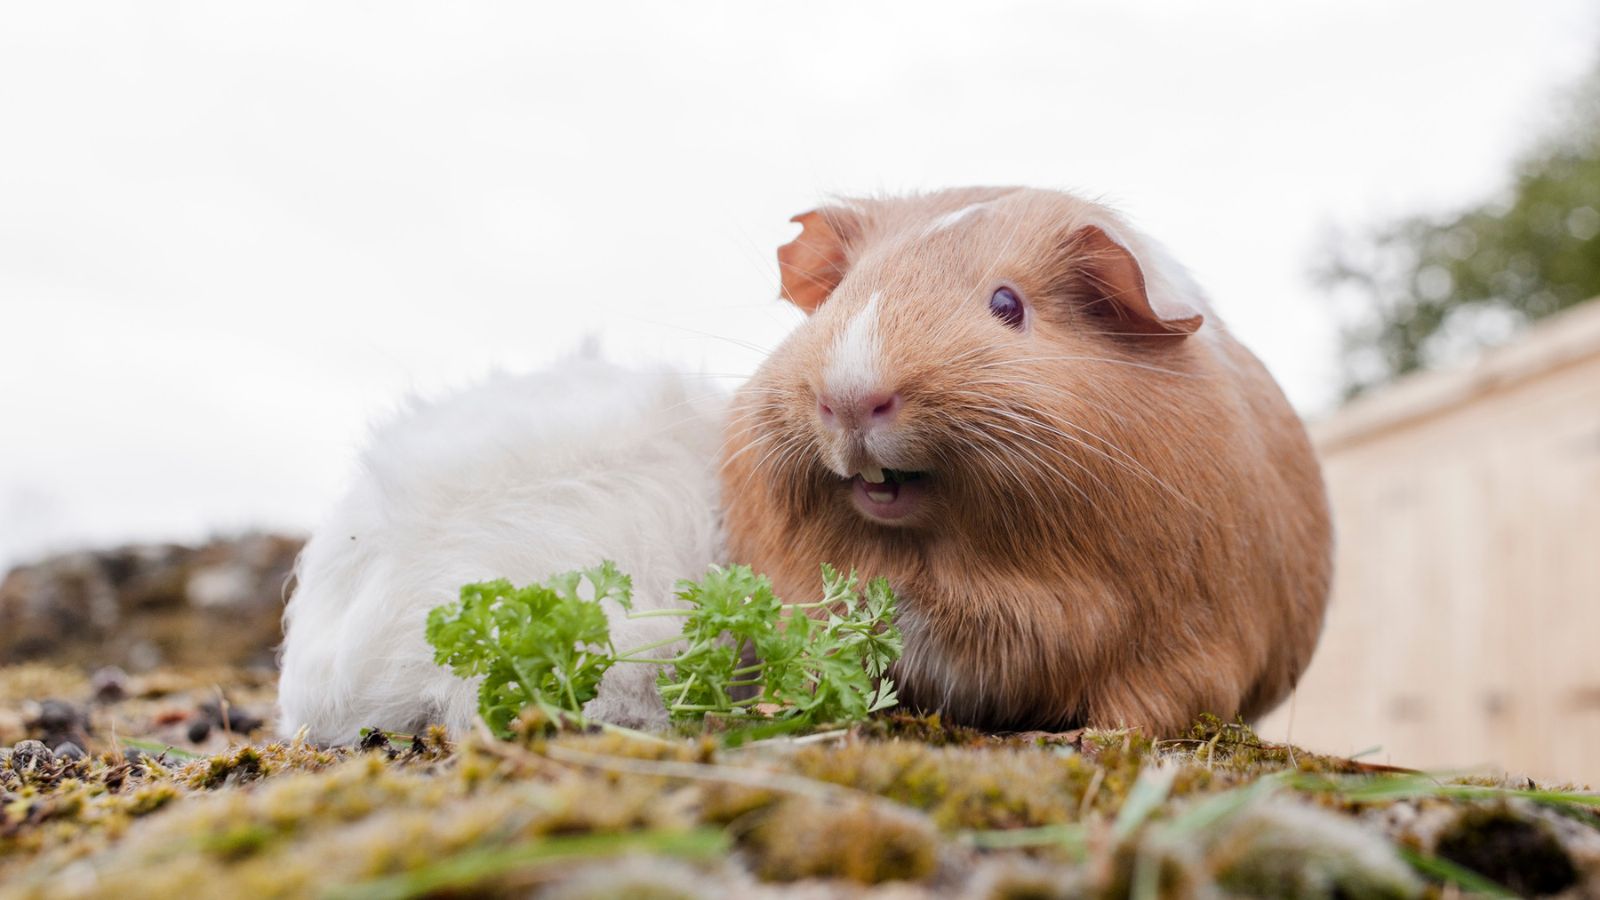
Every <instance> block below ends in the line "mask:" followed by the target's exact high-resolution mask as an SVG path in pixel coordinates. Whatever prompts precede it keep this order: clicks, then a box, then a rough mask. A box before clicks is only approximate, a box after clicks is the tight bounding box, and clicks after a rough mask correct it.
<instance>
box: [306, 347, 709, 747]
mask: <svg viewBox="0 0 1600 900" xmlns="http://www.w3.org/2000/svg"><path fill="white" fill-rule="evenodd" d="M711 391H712V389H711V388H708V387H706V386H705V385H702V384H698V383H690V382H689V381H688V380H687V379H686V378H685V377H684V376H682V375H679V374H675V373H671V372H664V371H658V372H637V371H629V370H626V369H623V368H620V367H617V366H614V365H610V364H607V363H602V362H599V361H597V360H593V359H577V360H571V361H568V362H566V363H563V364H561V365H559V366H557V367H555V368H552V369H549V370H547V371H544V372H540V373H537V374H533V375H527V376H520V377H510V376H498V377H495V378H493V379H491V380H490V381H488V382H487V383H485V384H482V385H480V386H477V387H474V388H471V389H469V390H465V391H462V392H460V393H457V394H454V395H452V396H448V397H445V398H443V399H441V400H438V401H434V402H416V403H413V404H412V406H411V408H410V409H409V410H408V411H406V412H404V413H402V414H401V415H400V416H399V417H397V418H396V419H395V420H394V421H392V422H390V423H389V424H388V425H386V426H384V427H382V428H379V429H378V430H377V431H376V432H375V433H374V434H373V437H372V439H371V442H370V444H369V446H368V447H367V448H366V451H365V453H364V454H363V457H362V463H363V465H362V469H361V473H360V475H359V476H358V477H357V478H356V479H355V482H354V484H352V485H351V486H350V489H349V492H348V493H347V494H346V495H345V497H344V498H343V499H342V500H341V501H340V502H339V504H338V506H337V507H336V508H335V509H334V511H333V514H332V516H331V517H330V518H329V519H328V521H327V522H326V523H325V524H324V525H323V526H322V528H321V529H320V530H318V531H317V532H316V534H315V535H314V536H313V537H312V539H311V541H310V543H308V544H307V545H306V548H305V550H304V551H303V552H302V553H301V555H300V560H299V564H298V566H297V569H296V578H297V586H296V589H295V592H294V596H293V597H292V598H291V599H290V601H289V605H288V609H287V610H286V611H285V613H284V631H285V635H286V637H285V641H284V647H283V654H282V675H281V678H280V681H279V706H280V712H281V715H280V717H279V729H280V731H281V732H282V733H283V734H285V735H292V734H294V733H295V732H297V731H298V730H299V729H301V728H302V727H304V728H306V729H307V730H308V732H309V736H310V738H311V739H312V740H315V741H319V742H325V743H335V742H344V741H350V740H353V739H354V738H355V737H356V736H357V733H358V731H359V730H360V729H361V728H363V727H366V726H375V727H379V728H384V729H391V730H397V731H410V730H412V729H415V728H419V727H421V726H423V725H426V724H429V723H442V724H444V725H446V726H447V727H449V728H450V729H451V730H453V731H457V732H459V731H461V730H462V729H466V728H468V727H470V726H471V724H472V722H473V720H474V718H475V717H476V715H477V698H476V689H475V685H474V684H472V683H470V682H468V681H464V680H462V679H460V678H457V677H455V676H454V675H452V674H450V673H449V672H448V671H446V670H445V669H443V668H441V667H439V666H437V665H435V664H434V662H433V659H432V650H431V648H430V647H429V646H428V644H427V643H426V640H425V638H424V634H423V631H424V624H425V621H426V618H427V614H428V611H429V610H430V609H432V608H433V607H435V606H437V605H439V604H441V603H445V602H448V601H450V600H452V599H455V598H456V596H457V595H458V592H459V589H460V587H461V585H463V584H466V583H468V582H472V581H480V580H484V579H492V578H508V579H510V580H511V581H512V582H513V583H516V584H526V583H529V582H533V581H540V580H543V579H544V578H546V577H548V576H549V575H551V574H554V573H556V572H561V571H566V570H570V569H575V568H580V567H585V566H591V565H594V564H596V563H598V562H599V561H600V560H602V559H612V560H615V561H616V562H617V565H618V566H619V567H620V568H621V569H622V571H624V572H626V573H628V574H630V575H632V576H633V587H634V602H635V604H636V605H637V606H638V607H639V608H642V609H652V608H662V607H667V606H672V605H676V601H675V598H674V597H673V595H672V585H673V584H674V582H675V581H676V580H677V579H679V578H685V577H698V576H699V575H700V574H702V573H703V572H704V571H705V568H706V566H707V565H709V564H710V563H712V562H716V561H718V560H719V559H720V558H721V556H722V549H721V543H722V542H721V538H720V533H719V524H718V516H717V509H718V504H717V482H716V462H715V460H716V456H717V450H718V446H719V443H720V440H721V433H720V432H721V427H722V419H723V404H724V400H723V398H721V397H720V396H718V397H716V398H714V399H707V398H706V397H705V395H707V394H708V393H709V392H711ZM618 612H619V611H618V610H615V609H611V610H609V613H610V615H611V628H612V635H613V639H614V641H615V643H616V645H617V647H618V648H619V649H626V648H629V647H634V646H639V645H642V644H644V643H647V642H650V641H655V640H659V639H662V638H665V637H670V636H671V635H672V634H673V633H674V632H675V631H676V630H677V628H678V627H679V625H680V623H679V621H678V620H677V619H676V618H671V617H661V618H651V619H641V620H634V621H629V620H625V619H623V618H622V617H621V616H620V615H618ZM662 652H663V653H666V652H668V651H666V650H663V651H662ZM655 674H656V673H655V668H654V667H652V666H644V665H624V666H618V667H616V668H615V669H613V670H612V671H611V672H608V673H607V674H606V677H605V679H604V681H603V682H602V683H601V685H600V693H599V696H598V697H596V698H595V699H594V700H593V701H592V702H591V703H590V704H589V706H588V708H587V710H586V712H587V713H588V714H589V715H591V716H594V717H596V718H599V719H602V720H606V721H610V722H616V723H619V724H627V725H654V724H660V723H663V722H664V721H665V715H666V713H665V710H664V709H663V707H662V704H661V699H660V696H659V695H658V694H657V692H656V688H655Z"/></svg>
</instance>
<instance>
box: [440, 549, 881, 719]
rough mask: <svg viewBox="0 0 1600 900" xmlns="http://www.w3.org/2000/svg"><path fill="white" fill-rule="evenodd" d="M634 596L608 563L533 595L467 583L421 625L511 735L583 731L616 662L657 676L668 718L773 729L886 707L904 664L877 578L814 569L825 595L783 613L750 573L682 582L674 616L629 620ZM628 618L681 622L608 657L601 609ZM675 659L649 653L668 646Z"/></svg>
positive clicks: (734, 571) (727, 571)
mask: <svg viewBox="0 0 1600 900" xmlns="http://www.w3.org/2000/svg"><path fill="white" fill-rule="evenodd" d="M632 592H633V585H632V582H631V580H630V579H629V578H628V576H627V575H624V574H622V573H621V572H619V571H618V570H617V568H616V566H615V565H614V564H612V563H611V562H603V563H601V564H600V565H599V566H596V567H594V568H591V569H585V570H583V571H581V572H565V573H562V574H559V575H555V576H552V577H551V578H549V579H547V580H545V581H544V582H543V583H540V584H533V585H528V586H526V587H520V588H519V587H514V586H513V585H512V584H511V583H510V582H508V581H504V580H499V581H489V582H481V583H477V584H469V585H467V586H465V587H463V588H462V589H461V599H460V600H459V601H457V602H454V603H449V604H445V605H444V606H440V607H438V608H436V609H434V610H433V611H432V612H430V613H429V615H428V627H427V637H428V643H430V644H432V645H433V648H434V659H435V661H436V662H438V663H439V664H440V665H443V666H448V667H449V668H450V669H451V671H453V672H455V673H456V674H457V675H460V676H462V677H466V678H478V677H481V678H482V681H481V682H480V684H479V688H478V709H479V712H480V713H481V714H482V716H483V719H484V721H485V722H487V723H488V725H489V727H490V729H492V730H493V731H494V732H495V733H496V734H499V735H501V736H507V735H509V734H510V733H511V730H512V729H511V725H512V722H513V721H514V720H515V719H516V718H517V716H518V715H520V714H521V712H522V711H523V710H524V709H525V708H527V707H530V706H532V707H537V708H538V709H539V710H540V711H541V712H542V713H543V714H544V715H545V717H546V718H548V719H549V720H550V721H554V722H560V721H577V722H581V721H582V714H583V706H584V704H586V703H588V702H589V701H590V700H592V699H594V696H595V693H596V692H597V691H598V689H599V686H600V679H601V677H602V676H603V675H604V674H605V673H606V671H607V670H608V669H610V668H611V667H612V666H614V665H620V664H650V665H659V666H661V667H662V670H661V674H660V675H659V677H658V678H657V684H658V686H659V689H660V691H661V697H662V700H663V702H664V703H665V704H666V707H667V711H668V713H669V714H670V715H671V716H672V717H673V718H674V719H679V720H694V719H701V718H704V717H706V716H717V717H726V718H731V719H762V718H768V717H770V718H773V719H777V720H780V721H781V722H782V723H783V730H785V731H788V730H799V729H805V728H814V727H818V726H821V725H825V724H832V723H843V722H851V721H855V720H859V719H862V718H865V717H866V716H867V715H869V714H870V713H872V712H875V711H877V710H880V709H885V708H888V707H890V706H893V705H894V704H895V703H896V698H895V691H894V684H893V682H892V681H891V680H890V679H889V678H888V677H887V674H886V673H887V672H888V669H889V666H890V664H892V663H893V662H894V661H895V660H896V659H898V658H899V657H900V652H901V648H902V643H901V638H900V632H899V631H898V630H897V629H896V628H895V626H894V610H895V595H894V592H893V591H892V590H890V588H889V585H888V582H887V581H885V580H883V579H881V578H879V579H874V580H872V581H870V582H868V583H867V584H866V585H865V587H864V588H863V587H862V586H860V585H859V582H858V579H857V577H856V574H855V573H854V572H852V573H850V574H849V575H843V574H841V573H839V572H838V571H837V570H835V569H834V568H833V567H832V566H826V565H825V566H823V567H822V598H821V599H820V600H816V601H814V602H808V603H784V602H783V601H782V600H780V599H779V598H778V597H777V596H776V595H775V594H773V592H772V583H771V582H770V581H768V580H767V578H766V577H765V576H761V575H756V574H755V573H754V572H752V571H751V570H750V568H749V567H748V566H729V567H726V568H724V567H721V566H712V567H711V568H710V569H709V570H708V571H707V572H706V574H705V577H703V578H701V579H700V580H699V581H681V582H679V583H678V589H677V596H678V598H679V599H680V600H681V601H683V605H682V606H681V607H674V608H669V609H659V610H650V611H635V610H634V609H633V595H632ZM606 600H611V601H614V602H615V603H616V604H617V605H618V606H619V607H620V608H621V610H622V614H623V615H625V616H628V617H629V618H648V617H657V616H677V617H681V618H682V619H683V628H682V630H681V632H680V634H678V635H676V636H674V637H671V638H667V639H665V640H661V641H656V642H654V643H652V644H649V645H646V646H643V647H635V648H632V649H630V650H628V651H625V652H618V650H617V648H616V647H615V646H614V645H613V644H612V641H611V631H610V627H609V624H608V621H607V618H606V611H605V609H604V607H603V606H602V605H601V604H602V603H603V602H604V601H606ZM679 643H681V644H682V645H683V649H682V650H681V651H680V652H678V653H676V654H675V655H672V656H656V655H653V652H654V651H659V650H660V649H661V648H663V647H666V646H668V645H672V644H679Z"/></svg>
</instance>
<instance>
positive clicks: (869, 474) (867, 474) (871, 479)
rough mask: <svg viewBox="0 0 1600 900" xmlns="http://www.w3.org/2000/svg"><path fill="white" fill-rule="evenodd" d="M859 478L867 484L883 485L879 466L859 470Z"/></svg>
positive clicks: (881, 471)
mask: <svg viewBox="0 0 1600 900" xmlns="http://www.w3.org/2000/svg"><path fill="white" fill-rule="evenodd" d="M861 477H862V478H864V479H866V481H867V483H868V484H883V469H882V467H880V466H867V467H865V468H863V469H862V470H861Z"/></svg>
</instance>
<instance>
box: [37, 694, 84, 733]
mask: <svg viewBox="0 0 1600 900" xmlns="http://www.w3.org/2000/svg"><path fill="white" fill-rule="evenodd" d="M36 724H37V726H38V727H39V728H42V729H44V730H45V731H49V732H60V731H68V730H70V729H72V728H74V727H76V726H77V724H78V710H77V709H75V708H74V707H73V705H72V704H71V703H68V702H67V701H65V700H41V701H39V716H38V718H37V720H36Z"/></svg>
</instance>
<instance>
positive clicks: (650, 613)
mask: <svg viewBox="0 0 1600 900" xmlns="http://www.w3.org/2000/svg"><path fill="white" fill-rule="evenodd" d="M694 612H695V611H694V610H692V609H647V610H645V611H644V612H631V613H628V615H627V618H630V619H659V618H661V617H662V616H692V615H694Z"/></svg>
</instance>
